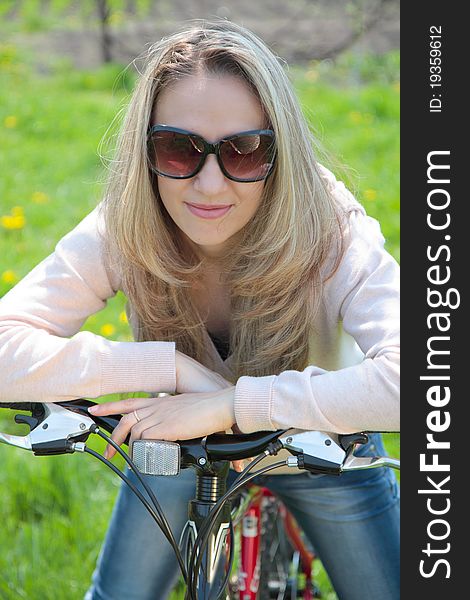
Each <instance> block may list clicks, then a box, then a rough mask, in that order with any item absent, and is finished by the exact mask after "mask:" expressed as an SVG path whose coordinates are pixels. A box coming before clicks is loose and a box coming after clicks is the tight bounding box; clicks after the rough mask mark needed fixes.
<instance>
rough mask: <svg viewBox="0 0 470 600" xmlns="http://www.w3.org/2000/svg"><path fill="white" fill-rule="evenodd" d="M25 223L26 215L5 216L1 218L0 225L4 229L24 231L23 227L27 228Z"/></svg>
mask: <svg viewBox="0 0 470 600" xmlns="http://www.w3.org/2000/svg"><path fill="white" fill-rule="evenodd" d="M25 223H26V220H25V218H24V215H22V214H19V215H18V214H17V215H3V216H1V217H0V225H1V226H2V227H3V228H4V229H9V230H13V229H23V227H24V226H25Z"/></svg>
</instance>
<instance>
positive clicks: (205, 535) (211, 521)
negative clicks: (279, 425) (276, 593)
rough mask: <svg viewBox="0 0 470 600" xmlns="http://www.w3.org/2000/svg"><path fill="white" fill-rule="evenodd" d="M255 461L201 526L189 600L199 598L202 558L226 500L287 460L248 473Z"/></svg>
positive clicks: (190, 571)
mask: <svg viewBox="0 0 470 600" xmlns="http://www.w3.org/2000/svg"><path fill="white" fill-rule="evenodd" d="M266 456H267V454H265V453H263V454H262V455H259V457H257V458H259V461H257V462H260V461H261V459H262V458H265V457H266ZM255 460H256V459H255ZM253 463H254V464H257V463H255V461H253ZM253 463H252V464H251V465H248V467H246V469H245V471H246V472H247V474H246V475H245V476H244V477H243V478H242V477H241V475H242V474H243V472H242V473H241V474H240V476H239V477H237V480H236V482H234V484H233V485H232V486H231V487H230V489H229V490H227V492H226V493H225V494H224V495H223V496H222V497H221V498H219V500H217V502H216V503H215V504H214V506H213V508H212V509H211V511H210V513H209V515H208V516H207V518H206V523H207V524H206V525H205V526H203V527H201V530H200V532H199V533H198V536H197V538H196V541H195V543H194V547H193V549H192V552H191V558H190V563H189V566H188V583H187V592H186V595H185V599H186V598H188V600H197V580H198V573H199V570H200V568H201V564H202V560H203V556H204V551H205V548H206V546H207V544H208V543H209V538H210V535H211V533H212V529H213V527H214V525H215V520H216V518H217V517H218V515H219V513H220V512H221V510H222V508H223V506H224V504H225V502H226V501H227V500H229V498H230V497H231V496H233V495H234V494H235V493H236V492H237V491H238V490H239V489H240V488H241V487H243V486H244V485H245V484H246V483H248V482H249V481H251V480H252V479H254V478H255V477H257V476H258V475H263V474H264V473H267V472H268V471H272V470H273V469H277V468H278V467H282V466H285V465H286V461H285V460H282V461H278V462H276V463H273V464H271V465H266V466H265V467H262V468H261V469H258V471H255V472H254V473H249V474H248V471H249V470H250V469H249V467H251V468H253V466H254V464H253ZM223 591H224V590H223V588H222V589H221V591H220V592H219V593H218V595H217V597H220V594H221V593H223ZM188 592H189V596H188Z"/></svg>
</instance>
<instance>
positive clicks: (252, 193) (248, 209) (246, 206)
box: [239, 181, 264, 220]
mask: <svg viewBox="0 0 470 600" xmlns="http://www.w3.org/2000/svg"><path fill="white" fill-rule="evenodd" d="M239 185H245V186H246V185H248V186H249V187H250V189H246V188H245V189H243V188H242V189H241V190H240V192H239V198H240V200H241V209H242V212H243V214H244V216H245V218H247V219H248V220H250V219H251V218H252V217H254V215H255V214H256V212H257V211H258V208H259V206H260V204H261V199H262V196H263V189H264V182H262V181H261V182H257V183H253V184H243V183H241V184H239Z"/></svg>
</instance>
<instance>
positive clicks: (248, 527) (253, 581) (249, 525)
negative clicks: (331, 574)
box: [238, 486, 315, 600]
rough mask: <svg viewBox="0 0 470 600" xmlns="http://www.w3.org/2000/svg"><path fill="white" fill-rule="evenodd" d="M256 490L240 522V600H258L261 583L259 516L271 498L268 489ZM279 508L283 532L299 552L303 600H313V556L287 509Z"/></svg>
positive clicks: (282, 505) (260, 488)
mask: <svg viewBox="0 0 470 600" xmlns="http://www.w3.org/2000/svg"><path fill="white" fill-rule="evenodd" d="M253 488H255V489H256V491H255V493H254V494H253V496H252V498H251V499H250V502H249V504H248V507H247V508H246V510H245V511H244V513H243V517H242V519H241V534H240V562H239V567H238V590H239V600H257V593H258V587H259V579H260V546H261V514H262V510H263V502H265V500H266V499H267V498H272V497H273V495H272V494H271V492H270V491H269V490H268V489H267V488H263V487H257V486H253ZM279 504H280V516H281V518H282V521H283V525H284V531H285V533H286V535H287V536H288V538H289V541H290V543H291V544H292V546H293V548H294V549H295V550H297V551H298V552H299V555H300V564H301V568H302V573H303V574H304V576H305V585H304V586H303V588H304V589H303V590H302V598H303V600H313V598H314V596H313V589H314V587H313V572H312V562H313V560H314V558H315V555H314V554H313V552H311V550H310V549H309V548H307V546H306V544H305V542H304V540H303V539H302V536H301V534H300V528H299V526H298V524H297V522H296V521H295V519H294V517H293V516H292V515H291V513H290V512H289V511H288V510H287V508H286V507H285V506H284V504H282V502H280V503H279Z"/></svg>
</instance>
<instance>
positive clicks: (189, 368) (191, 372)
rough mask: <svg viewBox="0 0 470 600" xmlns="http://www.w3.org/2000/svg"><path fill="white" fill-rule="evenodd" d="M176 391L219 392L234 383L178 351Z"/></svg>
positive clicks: (179, 392)
mask: <svg viewBox="0 0 470 600" xmlns="http://www.w3.org/2000/svg"><path fill="white" fill-rule="evenodd" d="M175 363H176V393H177V394H191V393H197V392H217V391H219V390H223V389H225V388H227V387H231V386H232V385H233V384H232V383H230V382H229V381H227V380H226V379H225V378H224V377H222V375H219V374H218V373H216V372H215V371H211V370H210V369H208V368H207V367H205V366H204V365H201V363H199V362H197V360H194V359H193V358H191V357H189V356H187V355H186V354H183V353H182V352H178V350H177V351H176V355H175Z"/></svg>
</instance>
